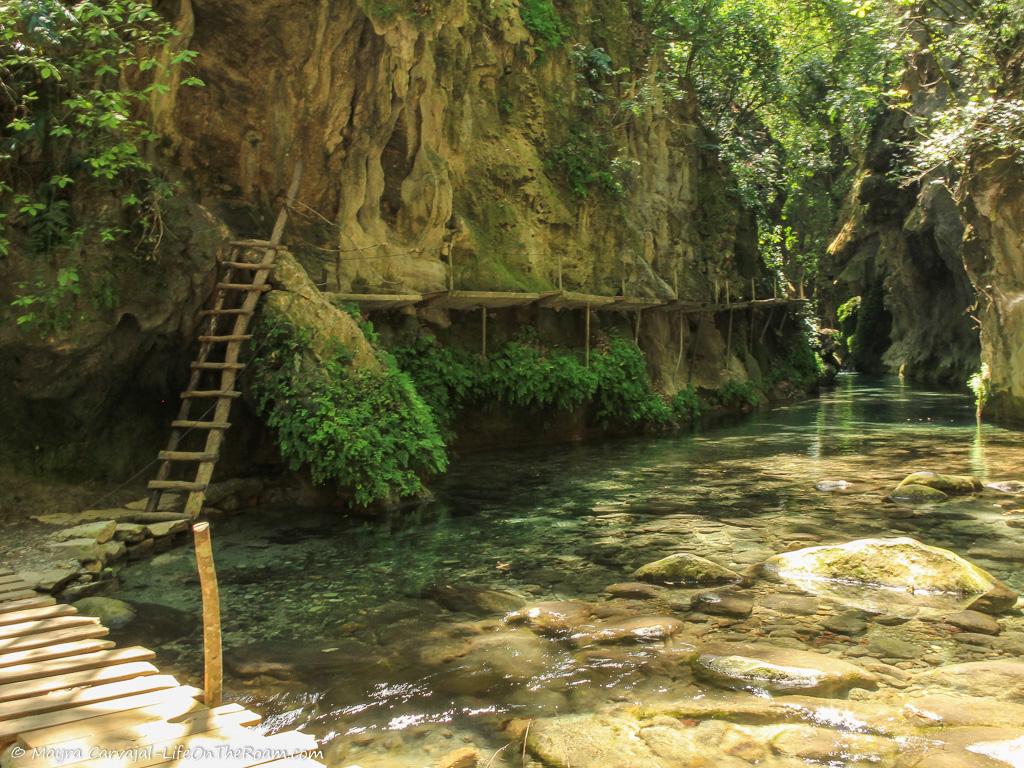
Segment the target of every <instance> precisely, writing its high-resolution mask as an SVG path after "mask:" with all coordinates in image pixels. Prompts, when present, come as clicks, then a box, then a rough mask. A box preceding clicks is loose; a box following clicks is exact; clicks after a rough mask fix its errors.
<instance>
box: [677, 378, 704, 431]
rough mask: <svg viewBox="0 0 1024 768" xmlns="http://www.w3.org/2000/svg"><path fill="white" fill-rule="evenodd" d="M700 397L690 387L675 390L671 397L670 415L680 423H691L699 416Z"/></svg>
mask: <svg viewBox="0 0 1024 768" xmlns="http://www.w3.org/2000/svg"><path fill="white" fill-rule="evenodd" d="M700 411H701V409H700V398H699V397H698V396H697V392H696V391H695V390H694V389H693V388H692V387H686V388H685V389H680V390H679V391H678V392H676V395H675V397H673V398H672V415H673V416H674V417H675V420H676V421H678V422H680V423H681V424H692V423H693V422H695V421H697V420H698V419H699V418H700Z"/></svg>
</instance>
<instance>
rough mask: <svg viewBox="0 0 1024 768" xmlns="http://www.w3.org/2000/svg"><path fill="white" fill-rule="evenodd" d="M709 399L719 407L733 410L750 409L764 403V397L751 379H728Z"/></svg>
mask: <svg viewBox="0 0 1024 768" xmlns="http://www.w3.org/2000/svg"><path fill="white" fill-rule="evenodd" d="M709 399H710V400H711V402H713V403H714V404H715V405H717V406H718V407H720V408H726V409H728V410H732V411H743V410H750V409H752V408H757V407H759V406H761V405H763V404H764V398H763V397H761V394H760V393H759V392H758V391H757V387H756V386H754V383H753V382H751V381H727V382H725V384H723V385H722V386H721V387H720V388H719V389H718V390H716V391H714V392H713V393H712V394H711V396H710V398H709Z"/></svg>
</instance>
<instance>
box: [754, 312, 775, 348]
mask: <svg viewBox="0 0 1024 768" xmlns="http://www.w3.org/2000/svg"><path fill="white" fill-rule="evenodd" d="M773 312H775V307H769V308H768V319H767V320H765V321H764V328H762V329H761V336H760V338H759V339H758V341H759V342H760V341H764V335H765V333H767V332H768V328H769V326H771V324H772V313H773Z"/></svg>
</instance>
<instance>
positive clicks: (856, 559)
mask: <svg viewBox="0 0 1024 768" xmlns="http://www.w3.org/2000/svg"><path fill="white" fill-rule="evenodd" d="M764 572H765V573H767V574H769V575H771V576H774V577H775V578H778V579H780V580H782V581H786V582H790V583H794V584H798V585H799V586H801V587H802V588H804V589H806V590H807V591H810V592H817V593H822V592H826V593H828V594H831V595H832V596H834V597H837V598H838V599H840V600H842V599H843V598H844V596H846V597H847V598H848V599H847V600H846V602H849V603H851V604H857V603H859V602H865V601H864V597H865V596H864V594H863V592H860V593H858V592H857V590H856V588H857V587H861V588H863V587H871V588H883V589H887V590H899V591H901V592H902V593H904V595H905V596H912V598H913V601H919V602H920V603H921V605H922V607H925V606H927V607H932V608H934V609H936V610H941V609H942V608H943V607H947V608H948V610H950V611H955V610H959V609H961V608H964V607H967V605H970V606H971V607H974V608H975V609H976V610H983V611H985V612H987V613H996V612H1000V611H1005V610H1008V609H1009V608H1011V607H1012V606H1013V605H1014V603H1015V602H1016V599H1017V596H1016V594H1015V593H1013V592H1012V591H1011V590H1010V589H1009V588H1008V587H1006V585H1004V584H1003V583H1002V582H1001V581H999V579H997V578H996V577H995V576H993V575H992V574H990V573H988V572H987V571H985V570H983V569H982V568H979V567H978V566H976V565H974V564H972V563H969V562H968V561H966V560H964V559H963V558H962V557H960V556H959V555H957V554H955V553H953V552H950V551H949V550H946V549H940V548H939V547H932V546H928V545H927V544H922V543H921V542H919V541H917V540H915V539H911V538H906V537H901V538H892V539H857V540H856V541H851V542H847V543H846V544H829V545H824V546H818V547H808V548H807V549H799V550H796V551H794V552H785V553H783V554H780V555H775V556H774V557H772V558H769V560H768V561H767V562H766V563H765V565H764ZM851 587H852V588H853V589H852V590H851V589H850V588H851ZM936 594H938V595H940V596H941V595H948V596H950V597H952V598H958V599H959V602H960V603H966V604H967V605H964V604H959V605H958V604H957V600H953V601H947V602H946V603H942V602H939V603H935V602H931V603H930V602H928V600H927V599H926V598H927V597H928V596H929V595H936ZM868 602H871V601H868ZM885 603H886V597H884V596H878V595H876V596H875V601H874V604H873V605H872V606H871V607H872V609H873V610H876V611H878V612H883V613H884V612H886V611H885Z"/></svg>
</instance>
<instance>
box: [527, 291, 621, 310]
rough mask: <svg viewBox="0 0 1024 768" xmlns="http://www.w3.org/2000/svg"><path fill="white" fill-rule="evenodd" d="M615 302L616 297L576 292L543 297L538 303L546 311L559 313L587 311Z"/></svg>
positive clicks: (559, 292) (564, 292)
mask: <svg viewBox="0 0 1024 768" xmlns="http://www.w3.org/2000/svg"><path fill="white" fill-rule="evenodd" d="M614 302H615V297H614V296H599V295H597V294H589V293H578V292H576V291H557V292H555V293H553V294H548V295H546V296H542V297H541V299H540V301H539V302H537V303H538V305H539V306H541V307H544V308H545V309H554V310H556V311H557V310H562V309H585V308H586V307H587V306H589V307H590V308H591V309H594V308H596V307H603V306H605V305H607V304H613V303H614Z"/></svg>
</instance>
